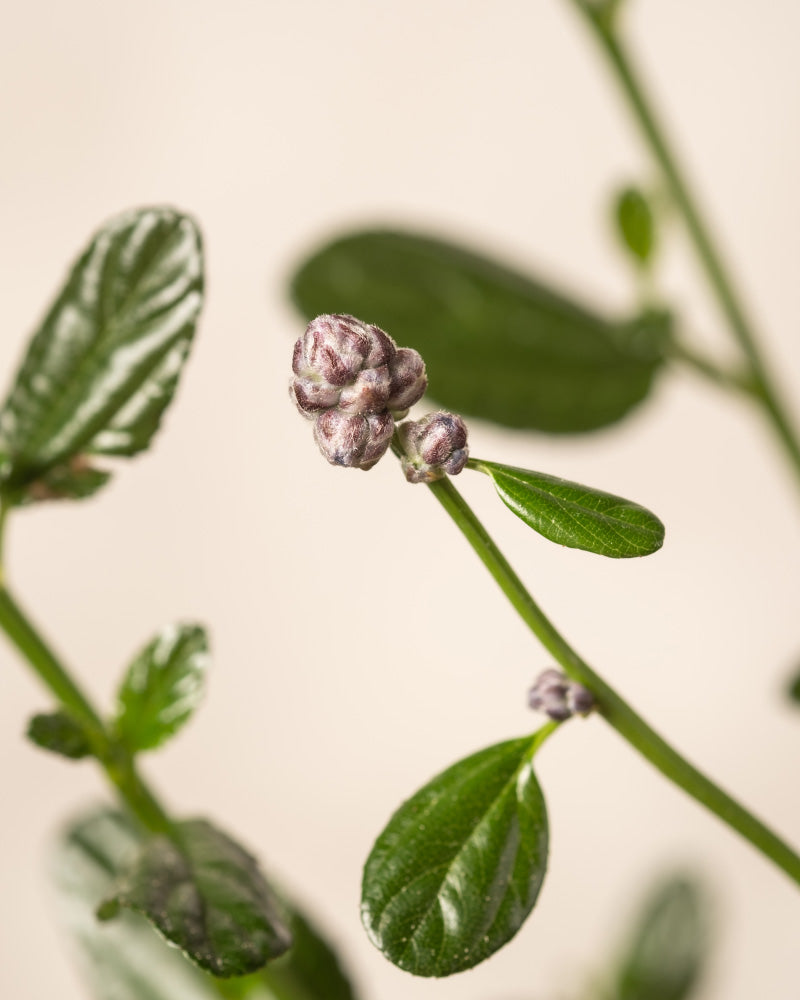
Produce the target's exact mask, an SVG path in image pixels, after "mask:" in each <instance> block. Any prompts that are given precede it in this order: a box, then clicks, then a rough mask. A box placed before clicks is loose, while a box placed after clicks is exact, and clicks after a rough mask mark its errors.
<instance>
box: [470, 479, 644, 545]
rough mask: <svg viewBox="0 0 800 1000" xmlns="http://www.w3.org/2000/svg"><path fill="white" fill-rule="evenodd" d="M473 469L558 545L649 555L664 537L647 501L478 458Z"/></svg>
mask: <svg viewBox="0 0 800 1000" xmlns="http://www.w3.org/2000/svg"><path fill="white" fill-rule="evenodd" d="M469 467H470V468H471V469H475V470H477V471H478V472H484V473H485V474H486V475H487V476H489V477H490V478H491V480H492V481H493V482H494V485H495V489H496V490H497V493H498V496H499V497H500V499H501V500H502V501H503V503H504V504H505V505H506V507H508V509H509V510H510V511H512V512H513V513H514V514H516V515H517V517H518V518H520V519H521V520H522V521H524V522H525V523H526V524H527V525H528V526H529V527H531V528H533V530H534V531H538V532H539V534H540V535H543V536H544V537H545V538H549V539H550V541H551V542H556V543H557V544H558V545H566V546H569V547H570V548H573V549H583V550H584V551H586V552H595V553H597V554H598V555H601V556H609V557H611V558H614V559H625V558H631V557H633V556H647V555H651V554H652V553H653V552H656V551H657V550H658V549H660V548H661V546H662V545H663V543H664V525H663V524H662V523H661V521H659V519H658V518H657V517H656V516H655V514H652V513H651V512H650V511H649V510H647V509H646V508H645V507H641V506H639V504H635V503H632V502H631V501H630V500H623V499H622V497H618V496H614V495H613V494H612V493H604V492H603V491H602V490H595V489H592V488H591V487H589V486H582V485H581V484H580V483H572V482H570V481H569V480H566V479H558V478H557V477H556V476H549V475H547V474H546V473H544V472H531V471H530V470H528V469H517V468H514V467H513V466H510V465H499V464H498V463H496V462H484V461H481V460H480V459H473V460H471V461H470V463H469Z"/></svg>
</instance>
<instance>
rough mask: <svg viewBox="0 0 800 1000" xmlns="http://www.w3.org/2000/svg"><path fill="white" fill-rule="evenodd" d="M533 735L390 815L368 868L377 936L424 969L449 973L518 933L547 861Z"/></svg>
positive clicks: (472, 763) (478, 760) (372, 931)
mask: <svg viewBox="0 0 800 1000" xmlns="http://www.w3.org/2000/svg"><path fill="white" fill-rule="evenodd" d="M536 745H537V741H536V738H535V737H534V738H531V737H526V738H525V739H518V740H511V741H509V742H507V743H501V744H499V745H497V746H493V747H489V748H488V749H486V750H482V751H480V752H479V753H476V754H474V755H473V756H471V757H468V758H467V759H466V760H462V761H460V762H459V763H457V764H454V765H453V766H452V767H450V768H448V769H447V770H446V771H444V772H443V773H442V774H440V775H438V776H437V777H435V778H434V779H433V780H432V781H431V782H430V783H429V784H428V785H426V786H425V787H424V788H422V789H421V790H420V791H419V792H417V794H416V795H414V796H413V798H411V799H409V800H408V801H407V802H405V803H404V804H403V805H402V806H401V807H400V808H399V809H398V810H397V812H396V813H395V814H394V816H392V818H391V820H390V821H389V824H388V826H387V827H386V829H385V830H384V831H383V833H382V834H381V835H380V837H379V838H378V840H377V842H376V843H375V846H374V847H373V849H372V853H371V854H370V856H369V858H368V859H367V863H366V866H365V868H364V881H363V886H362V897H361V900H362V902H361V914H362V920H363V922H364V926H365V927H366V929H367V933H368V934H369V936H370V938H371V939H372V941H373V943H374V944H375V945H376V946H377V947H378V948H380V950H381V951H382V952H383V953H384V955H385V956H386V957H387V958H388V959H389V960H390V961H391V962H394V964H395V965H398V966H399V967H400V968H401V969H405V970H406V971H408V972H412V973H414V974H415V975H418V976H449V975H452V974H453V973H454V972H461V971H462V970H463V969H469V968H471V967H472V966H474V965H477V964H478V963H479V962H482V961H483V960H484V959H486V958H488V957H489V956H490V955H492V954H493V953H494V952H496V951H497V950H498V949H499V948H501V947H502V946H503V945H504V944H505V943H506V942H507V941H508V940H509V939H510V938H512V937H513V936H514V934H516V932H517V931H518V930H519V928H520V926H521V925H522V923H523V921H524V920H525V918H526V917H527V916H528V914H529V913H530V911H531V909H532V908H533V905H534V903H535V902H536V897H537V896H538V894H539V889H540V887H541V884H542V879H543V878H544V872H545V866H546V863H547V839H548V838H547V813H546V810H545V804H544V799H543V798H542V793H541V790H540V788H539V785H538V783H537V781H536V778H535V776H534V774H533V767H532V763H531V757H532V754H533V751H534V750H535V747H536Z"/></svg>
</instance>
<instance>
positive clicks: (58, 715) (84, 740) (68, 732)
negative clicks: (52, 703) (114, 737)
mask: <svg viewBox="0 0 800 1000" xmlns="http://www.w3.org/2000/svg"><path fill="white" fill-rule="evenodd" d="M27 737H28V739H29V740H30V741H31V742H32V743H35V744H36V746H37V747H41V748H42V750H49V751H50V752H51V753H57V754H60V755H61V756H62V757H69V759H70V760H81V758H83V757H88V756H90V755H91V752H92V747H91V744H90V742H89V739H88V737H87V736H86V733H85V732H84V729H83V726H81V724H80V723H79V722H77V721H76V720H75V719H73V718H72V716H71V715H68V714H67V712H49V713H47V714H42V715H34V716H33V718H32V719H31V721H30V722H29V723H28V731H27Z"/></svg>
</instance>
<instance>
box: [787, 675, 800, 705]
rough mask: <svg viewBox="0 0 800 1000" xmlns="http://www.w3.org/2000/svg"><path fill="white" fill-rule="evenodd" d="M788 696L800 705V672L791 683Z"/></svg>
mask: <svg viewBox="0 0 800 1000" xmlns="http://www.w3.org/2000/svg"><path fill="white" fill-rule="evenodd" d="M787 694H788V695H789V698H790V699H791V700H792V701H794V702H797V703H798V704H800V671H798V673H797V674H796V675H795V676H794V677H793V678H792V680H791V681H790V682H789V687H788V689H787Z"/></svg>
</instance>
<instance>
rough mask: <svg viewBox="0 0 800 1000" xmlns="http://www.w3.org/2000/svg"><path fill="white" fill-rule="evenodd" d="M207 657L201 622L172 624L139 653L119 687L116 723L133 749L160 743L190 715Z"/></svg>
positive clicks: (198, 692)
mask: <svg viewBox="0 0 800 1000" xmlns="http://www.w3.org/2000/svg"><path fill="white" fill-rule="evenodd" d="M208 660H209V657H208V640H207V637H206V633H205V631H204V629H202V628H201V627H200V626H199V625H169V626H167V627H166V628H165V629H163V630H162V631H161V632H160V634H159V635H157V636H156V638H155V639H153V640H152V641H151V642H150V643H148V645H147V646H145V648H144V649H143V650H142V651H141V652H140V653H139V654H138V656H137V657H136V659H135V660H134V661H133V663H132V664H131V665H130V667H129V668H128V671H127V673H126V674H125V677H124V679H123V681H122V685H121V686H120V690H119V693H118V695H117V715H116V718H115V719H114V721H113V727H114V730H115V732H116V734H117V735H118V736H119V738H120V739H121V740H122V741H123V742H124V743H125V745H126V746H127V747H128V749H129V750H130V751H131V752H132V753H136V752H138V751H141V750H152V749H154V748H155V747H158V746H160V745H161V744H162V743H164V742H165V740H167V739H169V737H170V736H172V735H173V734H174V733H176V732H177V731H178V730H179V729H180V728H181V726H182V725H183V724H184V723H185V722H186V721H187V720H188V719H189V717H190V716H191V714H192V712H193V711H194V710H195V708H196V707H197V705H198V703H199V701H200V698H201V697H202V694H203V679H204V677H205V673H206V669H207V666H208Z"/></svg>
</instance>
